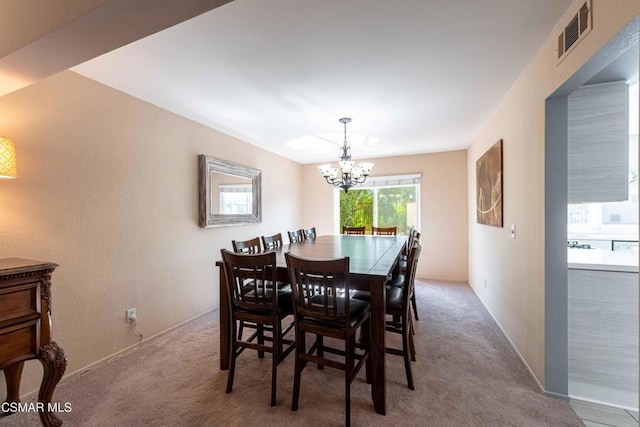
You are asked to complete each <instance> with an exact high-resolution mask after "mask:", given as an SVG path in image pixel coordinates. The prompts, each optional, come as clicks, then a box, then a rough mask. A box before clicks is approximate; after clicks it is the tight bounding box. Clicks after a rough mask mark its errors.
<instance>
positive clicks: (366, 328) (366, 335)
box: [360, 320, 371, 384]
mask: <svg viewBox="0 0 640 427" xmlns="http://www.w3.org/2000/svg"><path fill="white" fill-rule="evenodd" d="M360 334H361V336H360V342H361V343H362V344H363V346H364V348H365V351H367V352H369V351H370V350H371V324H370V323H369V321H368V320H367V321H366V322H364V324H363V325H362V330H361V331H360ZM370 361H371V358H370V357H369V358H367V361H366V362H364V363H365V364H364V369H365V377H366V380H367V384H371V363H370Z"/></svg>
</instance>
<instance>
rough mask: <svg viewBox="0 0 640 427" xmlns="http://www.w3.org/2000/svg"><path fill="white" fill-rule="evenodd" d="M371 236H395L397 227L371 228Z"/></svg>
mask: <svg viewBox="0 0 640 427" xmlns="http://www.w3.org/2000/svg"><path fill="white" fill-rule="evenodd" d="M373 234H374V235H377V236H395V235H396V234H398V227H373Z"/></svg>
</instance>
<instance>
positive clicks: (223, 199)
mask: <svg viewBox="0 0 640 427" xmlns="http://www.w3.org/2000/svg"><path fill="white" fill-rule="evenodd" d="M218 189H219V190H220V213H221V214H250V213H251V212H253V192H252V186H251V184H221V185H219V186H218Z"/></svg>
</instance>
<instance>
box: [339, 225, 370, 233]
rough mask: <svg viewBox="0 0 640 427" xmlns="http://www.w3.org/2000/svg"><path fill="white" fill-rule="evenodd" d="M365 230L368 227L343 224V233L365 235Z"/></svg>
mask: <svg viewBox="0 0 640 427" xmlns="http://www.w3.org/2000/svg"><path fill="white" fill-rule="evenodd" d="M365 230H366V227H347V226H346V225H343V226H342V234H358V235H363V234H364V232H365Z"/></svg>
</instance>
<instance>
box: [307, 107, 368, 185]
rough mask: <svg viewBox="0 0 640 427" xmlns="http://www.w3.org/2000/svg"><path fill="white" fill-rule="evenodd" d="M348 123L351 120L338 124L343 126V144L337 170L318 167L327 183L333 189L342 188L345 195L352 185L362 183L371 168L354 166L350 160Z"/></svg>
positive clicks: (328, 166) (342, 119)
mask: <svg viewBox="0 0 640 427" xmlns="http://www.w3.org/2000/svg"><path fill="white" fill-rule="evenodd" d="M350 121H351V119H350V118H348V117H343V118H341V119H340V123H342V124H344V144H343V145H342V154H341V155H340V161H339V162H338V165H339V169H338V168H334V167H333V166H332V165H322V166H318V169H320V173H321V174H322V176H323V177H324V178H325V179H326V180H327V182H328V183H329V184H332V185H334V186H335V187H340V188H342V189H343V190H344V192H345V193H346V192H347V191H349V189H350V188H351V187H353V186H354V185H356V184H360V183H362V182H364V181H365V180H366V179H367V176H369V174H370V173H371V169H372V168H373V163H360V164H359V165H356V164H355V162H353V161H352V160H351V153H349V150H350V149H351V148H350V147H349V146H348V145H347V123H349V122H350Z"/></svg>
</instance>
